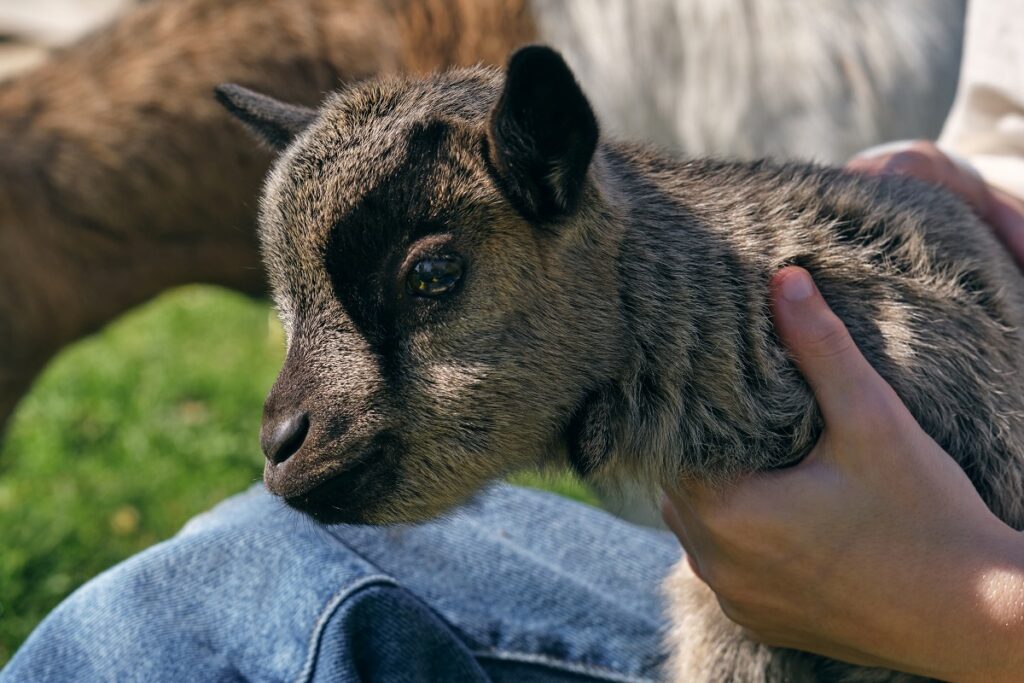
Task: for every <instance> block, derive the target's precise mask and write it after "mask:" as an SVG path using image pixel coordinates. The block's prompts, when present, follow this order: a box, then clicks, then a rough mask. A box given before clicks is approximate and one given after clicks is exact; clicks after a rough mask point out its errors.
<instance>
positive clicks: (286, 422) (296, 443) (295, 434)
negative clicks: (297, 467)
mask: <svg viewBox="0 0 1024 683" xmlns="http://www.w3.org/2000/svg"><path fill="white" fill-rule="evenodd" d="M308 433H309V413H307V412H305V411H300V412H295V413H292V414H290V415H286V416H284V417H283V418H281V419H278V420H266V421H264V423H263V429H262V431H261V433H260V446H261V447H262V448H263V454H264V455H265V456H267V460H268V461H269V462H270V463H271V464H273V465H280V464H281V463H283V462H284V461H285V460H287V459H288V458H290V457H292V456H293V455H294V454H295V453H296V452H298V450H299V449H300V448H302V444H303V443H304V442H305V441H306V434H308Z"/></svg>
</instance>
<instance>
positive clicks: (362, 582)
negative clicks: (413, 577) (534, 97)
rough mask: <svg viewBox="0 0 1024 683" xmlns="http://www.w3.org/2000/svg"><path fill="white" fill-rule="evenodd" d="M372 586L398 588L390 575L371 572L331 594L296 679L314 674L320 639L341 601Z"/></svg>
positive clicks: (303, 682) (306, 677) (315, 626)
mask: <svg viewBox="0 0 1024 683" xmlns="http://www.w3.org/2000/svg"><path fill="white" fill-rule="evenodd" d="M371 586H390V587H392V588H397V587H398V584H397V583H396V582H395V580H394V579H392V578H391V577H390V576H385V575H383V574H371V575H370V576H364V577H363V578H361V579H359V580H358V581H356V582H355V583H352V584H349V585H346V586H345V587H343V588H342V589H340V590H339V591H338V592H337V593H335V594H334V595H333V596H331V599H330V600H328V601H327V603H326V604H325V605H324V609H323V611H321V612H320V616H319V617H317V620H316V623H315V624H313V631H312V633H310V634H309V652H308V653H307V654H306V663H305V664H304V665H303V666H302V671H301V672H299V676H298V678H296V679H295V680H296V681H299V683H306V682H308V681H309V680H310V678H311V676H312V675H313V668H314V667H315V666H316V656H317V654H318V653H319V652H320V641H321V639H322V638H323V636H324V629H326V628H327V622H328V621H330V619H331V617H332V616H334V613H335V612H336V611H337V610H338V608H339V607H340V606H341V603H343V602H344V601H345V600H346V599H348V598H349V597H351V596H352V594H353V593H357V592H359V591H361V590H363V589H364V588H369V587H371Z"/></svg>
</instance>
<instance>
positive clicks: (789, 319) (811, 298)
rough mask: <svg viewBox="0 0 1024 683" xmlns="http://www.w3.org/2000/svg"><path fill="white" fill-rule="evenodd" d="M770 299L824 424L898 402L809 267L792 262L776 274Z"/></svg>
mask: <svg viewBox="0 0 1024 683" xmlns="http://www.w3.org/2000/svg"><path fill="white" fill-rule="evenodd" d="M772 300H773V301H772V304H773V305H772V308H773V310H774V313H775V329H776V331H777V332H778V334H779V337H780V338H781V339H782V343H783V344H785V346H786V348H787V349H788V350H789V353H790V356H791V357H792V359H793V362H794V363H796V366H797V368H799V370H800V372H801V373H802V374H803V376H804V379H806V380H807V383H808V384H809V385H810V387H811V390H812V391H813V392H814V396H815V398H816V399H817V401H818V406H819V407H820V408H821V412H822V415H823V417H824V418H825V424H827V425H830V426H836V425H842V424H846V423H849V422H850V420H851V418H853V419H856V416H857V415H860V414H864V413H865V411H868V412H870V413H872V414H877V410H878V408H879V407H881V405H891V404H892V401H893V400H895V402H896V404H899V399H898V398H897V397H896V394H895V392H894V391H893V390H892V388H891V387H889V385H888V384H886V382H885V380H884V379H882V377H881V376H879V375H878V373H877V372H875V369H874V368H872V367H871V364H870V363H868V361H867V359H865V358H864V356H863V355H862V354H861V352H860V349H858V348H857V345H856V344H854V343H853V339H852V338H851V337H850V333H849V331H847V329H846V325H844V324H843V321H842V320H840V319H839V317H838V316H836V314H835V313H833V312H832V309H830V308H829V307H828V304H827V303H825V299H823V298H822V296H821V292H819V291H818V288H817V287H816V286H815V284H814V281H813V280H812V279H811V276H810V275H809V274H808V272H807V271H806V270H804V269H803V268H796V267H789V268H783V269H782V270H780V271H779V272H778V273H776V274H775V276H774V278H773V279H772ZM879 402H882V403H881V405H880V403H879Z"/></svg>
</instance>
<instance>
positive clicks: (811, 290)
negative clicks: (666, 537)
mask: <svg viewBox="0 0 1024 683" xmlns="http://www.w3.org/2000/svg"><path fill="white" fill-rule="evenodd" d="M772 290H773V302H774V312H775V322H776V328H777V330H778V333H779V336H780V338H781V339H782V341H783V342H784V343H785V344H786V346H787V348H788V349H789V350H790V352H791V354H792V356H793V359H794V361H795V363H796V364H797V366H798V367H799V369H800V370H801V372H802V373H803V374H804V376H805V377H806V379H807V381H808V383H809V384H810V386H811V388H812V390H813V391H814V394H815V397H816V399H817V401H818V404H819V406H820V408H821V411H822V415H823V418H824V422H825V427H824V431H823V433H822V436H821V439H820V440H819V442H818V444H817V445H816V446H815V448H814V449H813V450H812V452H811V453H810V454H809V455H808V457H807V458H806V459H805V460H804V461H803V462H801V463H800V464H798V465H796V466H794V467H792V468H788V469H785V470H779V471H774V472H769V473H762V474H757V475H751V476H749V477H748V478H746V479H744V480H742V481H740V482H738V483H736V484H735V485H733V486H731V487H729V488H727V489H724V490H723V489H719V488H714V487H711V486H707V485H702V484H699V483H694V482H684V483H683V485H682V486H681V487H680V488H679V489H678V490H676V491H672V492H670V493H669V497H668V499H667V500H666V502H665V503H664V505H663V510H662V512H663V515H664V518H665V521H666V523H667V524H668V525H669V527H670V528H671V529H672V530H673V531H674V532H675V534H676V536H677V537H678V538H679V540H680V542H681V543H682V544H683V546H684V547H685V548H686V551H687V555H688V559H689V561H690V563H691V565H692V566H693V568H694V571H695V572H696V573H697V575H698V576H699V577H700V578H701V579H703V580H704V581H705V582H706V583H707V584H708V585H709V586H710V587H711V588H712V590H714V591H715V593H716V595H717V596H718V599H719V602H720V604H721V605H722V608H723V610H724V612H725V614H726V615H727V616H729V617H730V618H731V619H732V620H733V621H735V622H737V623H738V624H740V625H741V626H743V627H744V628H745V629H746V630H747V631H748V632H749V633H750V634H751V635H752V636H753V637H754V638H756V639H758V640H761V641H764V642H766V643H768V644H771V645H776V646H781V647H791V648H796V649H801V650H807V651H811V652H816V653H819V654H823V655H826V656H830V657H833V658H837V659H841V660H845V661H849V662H853V663H857V664H863V665H867V666H884V667H888V668H894V669H900V670H904V671H909V672H912V673H918V674H922V675H927V676H933V677H937V678H942V679H946V680H958V681H968V680H986V681H998V680H1016V679H1019V677H1020V671H1022V670H1024V635H1022V634H1024V608H1022V606H1021V605H1022V604H1024V602H1022V601H1024V545H1022V540H1021V537H1020V536H1019V535H1018V534H1017V532H1015V531H1014V530H1012V529H1010V528H1009V527H1008V526H1006V525H1005V524H1003V523H1002V522H1001V521H1000V520H998V519H997V518H996V517H995V516H994V515H993V514H992V513H991V512H990V511H989V510H988V508H987V507H986V506H985V504H984V502H983V501H982V500H981V498H980V497H979V495H978V494H977V492H976V491H975V489H974V487H973V486H972V485H971V483H970V481H969V480H968V478H967V477H966V475H965V474H964V473H963V471H962V470H961V469H960V467H959V466H958V465H957V464H956V463H955V462H954V461H953V459H952V458H951V457H950V456H949V455H948V454H946V453H945V452H944V451H943V450H942V449H941V448H940V447H939V446H938V444H936V443H935V442H934V441H933V440H932V439H931V438H930V437H929V436H928V435H927V434H925V432H924V431H923V430H922V429H921V428H920V426H919V425H918V424H917V423H916V421H915V420H914V418H913V416H912V415H911V414H910V413H909V411H908V410H907V409H906V407H904V405H903V404H902V402H901V401H900V400H899V398H898V397H897V395H896V394H895V392H894V391H893V389H892V388H891V387H890V386H889V385H888V384H887V383H886V382H885V381H884V380H883V379H882V378H881V377H880V376H879V375H878V374H877V373H876V372H875V371H874V369H873V368H872V367H871V366H870V364H868V362H867V360H866V359H865V358H864V357H863V356H862V355H861V353H860V351H859V350H858V349H857V347H856V346H855V345H854V343H853V341H852V339H851V338H850V335H849V333H848V332H847V330H846V328H845V326H844V325H843V323H842V322H841V321H840V320H839V319H838V318H837V317H836V316H835V314H834V313H832V311H831V310H830V309H829V308H828V305H827V304H826V303H825V301H824V299H823V298H822V297H821V295H820V293H819V292H818V290H817V288H816V287H814V285H813V282H812V281H811V279H810V276H809V275H808V274H807V273H806V271H803V270H802V269H799V268H787V269H784V270H782V271H780V272H779V273H778V274H777V275H776V277H775V278H774V279H773V282H772Z"/></svg>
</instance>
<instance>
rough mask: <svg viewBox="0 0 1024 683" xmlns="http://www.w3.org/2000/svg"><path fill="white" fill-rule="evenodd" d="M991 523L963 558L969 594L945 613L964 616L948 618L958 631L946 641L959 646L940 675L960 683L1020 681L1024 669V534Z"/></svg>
mask: <svg viewBox="0 0 1024 683" xmlns="http://www.w3.org/2000/svg"><path fill="white" fill-rule="evenodd" d="M991 519H992V521H991V523H990V524H987V525H984V526H985V528H984V530H983V531H982V532H981V533H980V534H978V535H976V536H975V537H974V539H973V540H974V542H973V543H971V544H969V545H968V546H967V549H966V551H967V552H968V553H970V554H969V555H967V556H964V557H963V558H962V563H963V565H964V567H965V569H964V574H963V576H964V583H963V586H964V587H965V588H966V592H965V593H964V595H962V596H960V599H959V600H956V599H954V600H953V604H952V605H946V606H945V610H944V611H945V613H946V614H947V615H955V614H957V613H958V612H959V614H960V617H961V618H957V617H955V616H954V617H952V618H951V619H949V621H950V622H954V623H956V629H957V631H958V632H957V633H954V634H948V633H947V637H951V639H950V640H946V641H945V642H947V643H957V644H958V645H957V646H956V647H955V648H952V653H951V654H952V656H951V657H948V660H949V661H950V662H951V663H950V665H949V666H947V667H945V669H944V671H943V672H941V674H940V677H941V678H943V679H945V680H950V681H955V682H956V683H974V682H975V681H978V682H981V681H985V682H986V683H998V682H1000V681H1019V680H1020V677H1021V671H1024V535H1022V534H1021V533H1020V532H1018V531H1016V530H1014V529H1012V528H1010V527H1009V526H1007V525H1005V524H1003V523H1002V522H1001V521H999V520H998V519H996V518H995V517H992V518H991ZM941 595H942V593H941V592H940V593H938V594H937V596H936V597H937V598H938V599H939V600H940V601H941V599H942V598H941ZM957 603H959V604H957ZM950 607H953V609H952V610H951V609H950ZM940 642H941V641H940ZM953 660H955V661H953Z"/></svg>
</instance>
